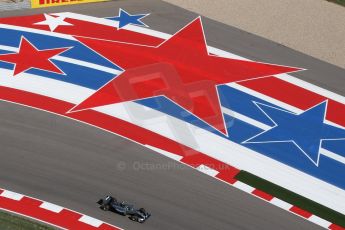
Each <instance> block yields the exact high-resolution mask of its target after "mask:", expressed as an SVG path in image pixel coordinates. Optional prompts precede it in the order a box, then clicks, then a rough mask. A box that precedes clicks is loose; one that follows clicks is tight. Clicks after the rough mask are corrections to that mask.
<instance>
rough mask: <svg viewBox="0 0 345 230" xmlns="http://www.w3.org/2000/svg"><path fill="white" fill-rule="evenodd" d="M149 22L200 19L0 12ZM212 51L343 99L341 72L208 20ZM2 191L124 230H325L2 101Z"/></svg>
mask: <svg viewBox="0 0 345 230" xmlns="http://www.w3.org/2000/svg"><path fill="white" fill-rule="evenodd" d="M119 7H121V8H123V9H125V10H127V11H128V12H130V13H132V14H135V13H145V12H151V15H150V16H149V17H147V18H145V19H144V20H143V21H144V22H145V23H146V24H148V25H150V26H151V27H152V28H153V29H157V30H160V31H163V32H168V33H174V32H176V31H177V30H178V29H180V28H181V27H183V26H184V25H185V24H187V23H188V22H190V21H191V20H192V19H194V18H195V17H196V15H195V14H193V13H191V12H188V11H186V10H183V9H181V8H178V7H175V6H172V5H170V4H167V3H164V2H161V1H157V0H136V1H130V0H126V1H112V2H105V3H99V4H84V5H76V6H69V7H56V8H47V9H38V10H25V11H12V12H1V13H0V15H1V17H7V16H14V15H28V14H37V13H43V12H45V13H49V12H64V11H69V12H76V13H82V14H87V15H94V16H101V17H106V16H113V15H117V12H118V8H119ZM203 23H204V26H205V33H206V38H207V42H208V44H209V45H212V46H215V47H217V48H220V49H224V50H226V51H230V52H233V53H235V54H238V55H241V56H244V57H247V58H250V59H253V60H257V61H264V62H272V63H275V64H282V65H291V66H298V67H303V68H306V69H308V71H304V72H300V73H296V74H293V75H294V76H296V77H299V78H301V79H304V80H307V81H309V82H311V83H314V84H316V85H319V86H321V87H324V88H327V89H329V90H331V91H334V92H336V93H339V94H342V95H344V94H345V93H344V82H345V80H344V77H345V76H344V69H341V68H338V67H335V66H333V65H330V64H327V63H324V62H321V61H318V60H317V59H314V58H312V57H309V56H306V55H304V54H301V53H299V52H296V51H293V50H291V49H288V48H286V47H283V46H281V45H278V44H275V43H273V42H270V41H268V40H265V39H263V38H260V37H257V36H254V35H252V34H249V33H246V32H244V31H241V30H238V29H236V28H233V27H229V26H226V25H224V24H221V23H218V22H215V21H212V20H209V19H207V18H204V20H203ZM0 143H1V144H0V145H1V151H0V159H1V160H0V187H3V188H5V189H9V190H13V191H15V192H19V193H23V194H26V195H30V196H33V197H37V198H40V199H43V200H46V201H49V202H51V203H55V204H58V205H61V206H64V207H67V208H70V209H73V210H76V211H79V212H82V213H84V214H87V215H90V216H92V217H95V218H98V219H101V220H103V221H106V222H109V223H112V224H115V225H117V226H119V227H122V228H125V229H222V230H223V229H318V228H319V227H318V226H317V225H315V224H313V223H310V222H308V221H306V220H303V219H302V218H299V217H296V216H295V215H293V214H291V213H288V212H286V211H284V210H281V209H280V208H277V207H275V206H273V205H270V204H268V203H266V202H265V201H262V200H260V199H258V198H255V197H253V196H251V195H249V194H246V193H244V192H242V191H239V190H237V189H235V188H233V187H231V186H229V185H226V184H225V183H222V182H220V181H218V180H215V179H213V178H211V177H209V176H207V175H204V174H202V173H200V172H198V171H196V170H193V169H191V168H189V167H187V166H183V165H181V164H179V163H175V162H174V161H172V160H170V159H168V158H166V157H164V156H162V155H160V154H158V153H155V152H153V151H150V150H148V149H146V148H144V147H142V146H139V145H137V144H135V143H133V142H130V141H128V140H126V139H124V138H121V137H118V136H115V135H113V134H109V133H106V132H104V131H101V130H99V129H97V128H94V127H91V126H88V125H85V124H82V123H78V122H76V121H73V120H70V119H66V118H63V117H58V116H56V115H53V114H49V113H46V112H42V111H38V110H34V109H30V108H26V107H22V106H19V105H14V104H10V103H7V102H0ZM108 193H111V194H112V195H114V196H116V197H117V198H118V199H123V200H126V201H128V202H130V203H133V204H134V205H136V206H137V207H138V208H139V207H144V208H145V209H147V210H148V211H149V212H151V213H152V217H151V218H150V219H149V220H148V221H147V222H146V223H144V224H138V223H135V222H132V221H130V220H129V219H127V218H125V217H123V216H119V215H116V214H113V213H109V212H103V211H102V210H100V209H98V206H97V204H96V203H95V202H96V201H97V200H98V199H99V198H100V197H102V196H104V195H106V194H108Z"/></svg>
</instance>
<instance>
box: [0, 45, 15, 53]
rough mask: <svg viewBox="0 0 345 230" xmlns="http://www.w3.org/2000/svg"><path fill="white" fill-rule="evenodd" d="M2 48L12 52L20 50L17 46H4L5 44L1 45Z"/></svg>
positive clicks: (0, 48)
mask: <svg viewBox="0 0 345 230" xmlns="http://www.w3.org/2000/svg"><path fill="white" fill-rule="evenodd" d="M0 50H6V51H10V52H18V48H17V47H12V46H4V45H0Z"/></svg>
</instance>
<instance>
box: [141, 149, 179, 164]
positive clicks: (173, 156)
mask: <svg viewBox="0 0 345 230" xmlns="http://www.w3.org/2000/svg"><path fill="white" fill-rule="evenodd" d="M145 146H146V147H147V148H149V149H152V150H153V151H156V152H158V153H160V154H162V155H164V156H166V157H169V158H171V159H173V160H176V161H180V160H181V159H182V158H183V157H182V156H180V155H177V154H174V153H171V152H168V151H165V150H163V149H159V148H156V147H154V146H151V145H145Z"/></svg>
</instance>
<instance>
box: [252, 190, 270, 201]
mask: <svg viewBox="0 0 345 230" xmlns="http://www.w3.org/2000/svg"><path fill="white" fill-rule="evenodd" d="M252 194H254V195H255V196H258V197H260V198H262V199H264V200H267V201H271V200H272V199H273V196H272V195H270V194H268V193H266V192H264V191H261V190H260V189H255V190H254V191H253V192H252Z"/></svg>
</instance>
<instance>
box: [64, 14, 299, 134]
mask: <svg viewBox="0 0 345 230" xmlns="http://www.w3.org/2000/svg"><path fill="white" fill-rule="evenodd" d="M77 39H78V40H79V41H81V42H82V43H84V44H85V45H86V46H88V47H90V48H91V49H93V50H95V51H96V52H98V53H100V54H101V55H103V56H105V57H106V58H108V59H109V60H111V61H113V62H114V63H116V64H117V65H119V66H120V67H121V68H123V69H124V70H125V71H124V72H123V73H122V74H121V75H119V76H118V77H115V78H114V79H113V80H111V81H110V82H108V83H107V84H106V85H105V86H103V87H102V88H100V89H99V90H98V91H97V92H95V93H94V94H93V95H91V96H90V97H89V98H87V99H86V100H84V101H83V102H81V103H80V104H79V105H77V106H75V107H74V108H72V109H71V110H70V111H69V112H76V111H80V110H85V109H90V108H94V107H98V106H104V105H109V104H115V103H119V102H125V101H133V100H138V99H143V98H148V97H154V96H160V95H161V96H166V97H167V98H168V99H170V100H171V101H173V102H175V103H176V104H178V105H179V106H181V107H183V108H184V109H185V110H187V111H189V112H190V113H192V114H194V115H195V116H197V117H199V118H200V119H201V120H203V121H205V122H206V123H208V124H209V125H211V126H212V127H214V128H215V129H217V130H218V131H220V132H222V133H223V134H225V135H227V129H226V125H225V123H224V118H223V114H222V111H221V106H220V103H219V98H218V92H217V88H216V86H217V85H220V84H226V83H230V82H238V81H246V80H250V79H255V78H261V77H265V76H270V75H275V74H281V73H288V72H295V71H299V70H301V69H299V68H294V67H286V66H279V65H272V64H266V63H258V62H253V61H243V60H237V59H230V58H224V57H218V56H215V55H210V54H209V53H208V51H207V45H206V41H205V37H204V32H203V27H202V22H201V19H200V17H199V18H197V19H195V20H194V21H193V22H191V23H190V24H189V25H187V26H186V27H184V28H183V29H182V30H180V31H179V32H177V33H176V34H175V35H173V36H172V37H171V38H169V39H167V40H166V41H164V42H163V43H162V44H160V45H158V46H156V47H152V46H142V45H135V44H127V43H120V42H112V41H101V40H95V39H91V38H83V37H78V38H77Z"/></svg>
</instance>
